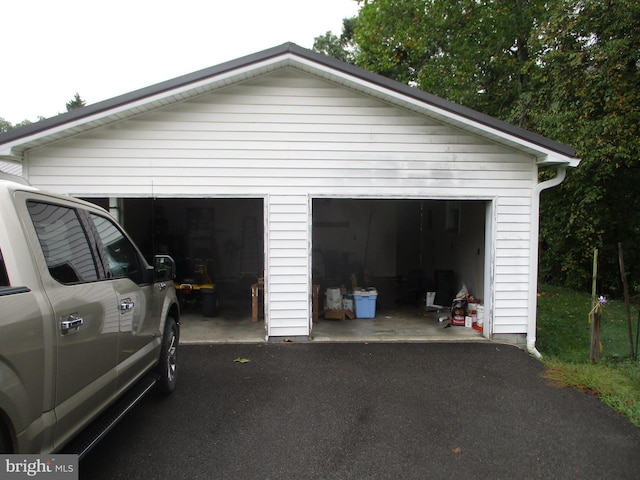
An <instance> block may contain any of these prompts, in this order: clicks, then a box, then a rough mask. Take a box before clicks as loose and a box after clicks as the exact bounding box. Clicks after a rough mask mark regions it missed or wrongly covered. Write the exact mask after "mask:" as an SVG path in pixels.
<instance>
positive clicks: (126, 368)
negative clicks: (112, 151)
mask: <svg viewBox="0 0 640 480" xmlns="http://www.w3.org/2000/svg"><path fill="white" fill-rule="evenodd" d="M174 272H175V263H174V261H173V259H172V258H171V257H169V256H167V255H158V256H156V257H155V258H154V260H153V266H149V264H148V263H147V261H146V260H145V259H144V257H143V255H142V254H141V253H140V251H139V250H138V248H137V247H136V246H135V244H134V243H133V242H132V241H131V239H130V238H129V237H128V236H127V234H126V233H125V231H124V230H123V229H122V228H121V227H120V226H119V225H118V223H117V222H116V221H115V220H114V219H113V218H112V217H111V216H110V215H109V214H108V213H107V212H106V211H104V210H103V209H101V208H100V207H98V206H95V205H93V204H91V203H89V202H85V201H82V200H79V199H74V198H71V197H65V196H60V195H54V194H49V193H45V192H42V191H40V190H38V189H36V188H33V187H30V186H28V185H24V184H20V183H17V182H12V181H7V180H5V179H2V178H0V453H8V454H12V453H13V454H17V453H20V454H47V453H53V452H64V453H77V454H78V455H79V456H80V458H82V456H83V455H84V454H85V453H86V452H88V451H89V449H90V448H91V446H93V445H94V444H95V442H96V441H97V440H99V439H100V438H101V437H102V436H103V435H104V434H105V433H106V432H107V431H109V429H110V428H111V427H112V426H113V425H114V423H115V422H116V421H117V420H118V419H120V418H121V417H122V416H123V415H124V414H125V413H126V412H127V411H128V410H129V409H130V408H131V407H132V406H133V405H134V404H135V403H136V402H137V401H138V400H139V399H141V398H142V397H143V396H144V394H145V393H146V392H148V391H150V390H151V389H152V388H157V389H158V390H159V391H160V392H162V393H165V394H169V393H171V392H172V391H173V390H174V388H175V386H176V380H177V366H178V364H177V358H178V357H177V346H178V340H179V336H180V311H179V306H178V300H177V298H176V292H175V287H174V285H173V281H174V280H173V279H174V276H175V273H174ZM88 427H90V428H88Z"/></svg>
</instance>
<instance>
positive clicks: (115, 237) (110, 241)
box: [90, 213, 142, 283]
mask: <svg viewBox="0 0 640 480" xmlns="http://www.w3.org/2000/svg"><path fill="white" fill-rule="evenodd" d="M90 216H91V220H93V223H94V225H95V226H96V230H97V232H98V235H99V236H100V240H101V242H102V247H103V248H102V250H103V251H104V253H105V254H106V257H107V261H108V263H109V272H110V277H111V278H119V277H128V278H130V279H131V280H133V281H134V282H136V283H140V281H141V278H142V267H141V265H140V256H139V255H138V251H137V250H136V248H135V247H134V246H133V245H132V244H131V242H130V241H129V239H128V238H127V237H125V236H124V235H123V234H122V232H121V231H120V229H119V228H118V227H116V225H115V224H114V223H113V222H112V221H111V220H109V219H108V218H105V217H101V216H100V215H96V214H94V213H92V214H91V215H90Z"/></svg>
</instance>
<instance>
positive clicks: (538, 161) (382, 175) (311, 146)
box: [0, 44, 579, 353]
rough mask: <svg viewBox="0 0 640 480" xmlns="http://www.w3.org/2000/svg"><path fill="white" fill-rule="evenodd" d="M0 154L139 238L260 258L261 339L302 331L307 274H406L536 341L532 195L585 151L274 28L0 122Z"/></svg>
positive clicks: (341, 280)
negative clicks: (155, 79)
mask: <svg viewBox="0 0 640 480" xmlns="http://www.w3.org/2000/svg"><path fill="white" fill-rule="evenodd" d="M0 162H1V163H0V165H3V166H4V167H3V168H4V169H5V170H10V171H14V172H15V171H16V170H19V171H21V172H22V175H23V176H24V177H26V178H27V179H28V181H29V182H30V183H31V184H33V185H34V186H37V187H41V188H43V189H47V190H52V191H55V192H59V193H65V194H70V195H73V196H77V197H84V198H89V199H95V201H96V202H97V203H102V204H103V205H104V206H105V207H106V208H110V209H111V211H112V212H113V213H114V214H115V215H117V216H120V217H121V220H122V221H123V223H124V224H125V227H126V228H127V229H128V230H130V231H131V230H132V231H133V232H132V233H133V234H134V238H135V239H136V240H137V242H138V243H140V244H141V245H142V246H143V250H145V249H146V248H147V245H144V244H145V243H148V244H149V245H148V248H149V249H150V250H152V249H155V250H156V251H157V250H158V249H159V248H161V249H166V250H167V251H169V253H171V254H172V255H174V257H176V258H178V259H179V258H183V257H184V258H185V259H193V258H196V257H201V258H206V260H207V262H208V265H209V266H210V269H211V270H214V271H215V273H216V276H217V277H220V278H221V279H223V280H224V279H228V280H232V279H236V280H238V279H240V280H241V281H242V280H243V279H246V278H247V277H246V276H247V275H248V274H251V275H256V276H262V275H264V326H265V335H266V337H267V338H273V337H283V336H287V337H292V336H301V337H309V336H310V335H311V334H312V331H313V329H314V323H313V321H312V307H313V301H312V300H313V291H314V288H313V286H314V285H319V286H320V291H321V292H324V290H325V288H329V287H331V286H337V285H340V286H343V285H346V287H347V288H348V287H349V286H352V285H355V284H358V285H360V286H370V285H375V286H376V287H377V288H378V290H379V303H380V306H381V307H383V306H384V305H385V302H387V303H389V304H391V303H396V302H398V301H400V300H401V299H406V297H407V296H411V295H412V294H413V293H415V292H414V291H412V289H411V288H410V287H411V286H412V284H413V283H414V282H415V281H417V282H418V284H419V287H420V288H418V289H417V290H419V291H422V292H423V293H424V292H426V291H435V292H436V303H440V304H444V305H446V304H447V302H449V303H450V302H451V300H452V297H453V296H454V295H455V293H457V291H458V289H459V288H460V286H461V285H462V284H464V285H466V287H467V288H468V290H469V291H470V292H472V294H473V295H474V296H475V297H477V298H478V299H481V301H482V303H483V307H484V326H483V331H482V335H484V336H486V337H488V338H500V339H502V340H505V341H509V342H513V343H525V341H526V344H527V346H528V348H529V350H530V351H531V352H533V353H535V331H536V285H537V255H538V243H537V240H538V206H539V196H540V192H541V191H542V190H544V189H546V188H550V187H554V186H556V185H558V184H559V183H560V182H561V181H562V180H563V178H564V173H565V171H566V168H567V167H576V166H577V165H578V163H579V160H578V159H576V158H575V151H574V150H573V149H572V148H570V147H568V146H565V145H562V144H559V143H557V142H554V141H552V140H550V139H547V138H544V137H541V136H539V135H537V134H534V133H531V132H528V131H525V130H522V129H519V128H516V127H514V126H511V125H508V124H506V123H503V122H501V121H498V120H496V119H493V118H490V117H487V116H485V115H482V114H480V113H478V112H475V111H472V110H469V109H466V108H464V107H461V106H459V105H455V104H452V103H450V102H447V101H444V100H442V99H440V98H437V97H434V96H432V95H429V94H426V93H424V92H421V91H419V90H416V89H413V88H410V87H408V86H406V85H403V84H400V83H397V82H394V81H391V80H389V79H386V78H384V77H381V76H379V75H375V74H372V73H369V72H366V71H364V70H361V69H358V68H356V67H353V66H351V65H348V64H345V63H342V62H340V61H337V60H335V59H332V58H329V57H325V56H323V55H319V54H317V53H314V52H311V51H309V50H306V49H303V48H301V47H298V46H297V45H294V44H284V45H281V46H278V47H275V48H272V49H269V50H265V51H263V52H259V53H256V54H254V55H250V56H247V57H243V58H240V59H238V60H235V61H231V62H228V63H224V64H221V65H218V66H214V67H211V68H209V69H205V70H202V71H198V72H194V73H191V74H188V75H185V76H183V77H179V78H176V79H172V80H168V81H166V82H163V83H160V84H157V85H152V86H150V87H147V88H144V89H142V90H138V91H135V92H131V93H128V94H125V95H122V96H120V97H116V98H113V99H110V100H107V101H104V102H101V103H97V104H94V105H89V106H86V107H84V108H81V109H77V110H73V111H71V112H69V113H66V114H63V115H59V116H57V117H54V118H50V119H47V120H44V121H42V122H38V123H36V124H32V125H28V126H26V127H22V128H19V129H15V130H12V131H10V132H7V133H5V134H3V135H0ZM542 170H549V171H552V172H555V175H553V176H551V180H546V181H544V182H541V181H539V173H540V171H542ZM137 230H139V231H137ZM187 240H189V241H188V242H187ZM185 242H187V243H186V244H185ZM144 253H149V252H148V251H145V252H144ZM251 281H255V279H252V280H251ZM420 282H421V283H420ZM392 286H393V289H394V293H393V294H391V293H386V292H391V289H392ZM400 297H402V298H400Z"/></svg>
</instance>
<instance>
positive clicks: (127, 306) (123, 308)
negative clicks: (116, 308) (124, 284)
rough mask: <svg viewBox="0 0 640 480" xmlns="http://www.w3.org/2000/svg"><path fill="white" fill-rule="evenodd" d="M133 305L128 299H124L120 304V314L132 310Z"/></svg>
mask: <svg viewBox="0 0 640 480" xmlns="http://www.w3.org/2000/svg"><path fill="white" fill-rule="evenodd" d="M134 305H135V303H133V302H132V301H131V299H130V298H125V299H124V300H122V302H120V313H127V312H130V311H131V310H133V307H134Z"/></svg>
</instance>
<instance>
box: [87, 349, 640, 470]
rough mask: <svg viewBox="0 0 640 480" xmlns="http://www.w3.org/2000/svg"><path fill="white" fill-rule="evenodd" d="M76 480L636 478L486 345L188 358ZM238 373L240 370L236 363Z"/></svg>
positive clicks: (191, 354)
mask: <svg viewBox="0 0 640 480" xmlns="http://www.w3.org/2000/svg"><path fill="white" fill-rule="evenodd" d="M180 356H181V358H180V362H181V365H180V379H179V386H178V389H177V390H176V392H175V393H174V395H172V396H171V397H169V398H167V399H162V398H160V397H158V396H155V395H151V396H149V397H148V398H146V399H145V400H144V401H143V402H142V403H141V404H140V405H139V406H138V407H136V409H134V410H133V411H132V412H131V413H130V414H129V415H128V416H127V417H126V418H125V419H124V420H123V421H122V422H121V423H120V424H119V425H118V426H117V427H116V428H115V429H114V430H113V431H112V432H111V433H110V434H109V435H108V436H107V437H106V438H105V439H104V440H103V441H102V442H101V443H100V444H99V445H98V446H97V447H96V448H95V449H94V450H93V451H92V452H91V453H90V454H89V455H88V456H87V457H86V458H85V459H84V460H83V461H82V462H81V463H80V478H81V479H92V480H100V479H110V480H113V479H156V478H157V479H165V478H166V479H169V478H171V479H206V480H209V479H214V478H215V479H414V478H415V479H454V478H455V479H465V478H474V479H477V478H491V479H502V478H504V479H512V478H525V479H535V478H544V479H547V478H554V479H562V478H567V479H576V478H580V479H592V478H593V479H595V478H606V479H613V478H615V479H626V478H628V479H636V478H640V429H638V428H636V427H634V426H633V425H631V424H630V423H629V422H628V421H627V420H626V419H624V418H623V417H622V416H620V415H618V414H617V413H615V412H614V411H612V410H610V409H609V408H608V407H606V406H604V405H603V404H602V403H600V402H599V401H598V400H597V399H596V398H593V397H591V396H589V395H587V394H585V393H581V392H578V391H575V390H572V389H561V388H557V387H554V386H550V385H548V384H547V383H546V382H545V380H544V379H543V378H541V376H540V374H541V373H542V365H541V364H540V362H538V361H537V360H534V359H533V358H531V357H529V355H527V354H526V353H525V352H523V351H521V350H519V349H517V348H515V347H511V346H505V345H496V344H490V343H482V344H479V343H458V344H444V343H371V344H348V343H341V344H328V343H323V344H317V343H316V344H314V343H269V344H262V345H260V344H253V345H190V346H182V347H181V352H180ZM244 360H249V361H248V362H246V363H241V362H242V361H244Z"/></svg>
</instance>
